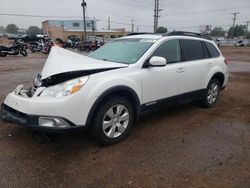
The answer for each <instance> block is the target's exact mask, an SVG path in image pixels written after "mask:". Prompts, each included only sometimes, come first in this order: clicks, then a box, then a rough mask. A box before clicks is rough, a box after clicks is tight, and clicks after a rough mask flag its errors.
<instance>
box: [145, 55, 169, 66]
mask: <svg viewBox="0 0 250 188" xmlns="http://www.w3.org/2000/svg"><path fill="white" fill-rule="evenodd" d="M166 64H167V60H166V59H165V58H164V57H159V56H153V57H151V58H150V60H149V66H152V67H160V66H165V65H166Z"/></svg>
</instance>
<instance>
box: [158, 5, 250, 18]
mask: <svg viewBox="0 0 250 188" xmlns="http://www.w3.org/2000/svg"><path fill="white" fill-rule="evenodd" d="M248 8H250V6H244V7H232V8H222V9H209V10H199V11H193V12H182V13H181V12H180V13H171V14H167V15H163V16H162V17H165V16H172V15H173V16H175V15H188V14H191V15H192V14H197V13H206V12H220V11H226V10H231V9H248Z"/></svg>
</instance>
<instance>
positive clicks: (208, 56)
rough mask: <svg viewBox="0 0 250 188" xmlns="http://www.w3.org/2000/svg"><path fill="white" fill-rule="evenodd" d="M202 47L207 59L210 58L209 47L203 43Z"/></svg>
mask: <svg viewBox="0 0 250 188" xmlns="http://www.w3.org/2000/svg"><path fill="white" fill-rule="evenodd" d="M202 47H203V52H204V57H205V58H210V55H209V52H208V49H207V47H206V45H205V43H204V42H202Z"/></svg>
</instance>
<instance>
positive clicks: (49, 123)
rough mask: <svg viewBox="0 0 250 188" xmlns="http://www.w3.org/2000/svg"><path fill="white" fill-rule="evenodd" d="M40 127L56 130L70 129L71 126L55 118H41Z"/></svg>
mask: <svg viewBox="0 0 250 188" xmlns="http://www.w3.org/2000/svg"><path fill="white" fill-rule="evenodd" d="M39 126H43V127H54V128H64V127H70V125H69V124H68V123H67V122H66V121H65V120H63V119H61V118H54V117H40V118H39Z"/></svg>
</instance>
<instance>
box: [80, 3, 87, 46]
mask: <svg viewBox="0 0 250 188" xmlns="http://www.w3.org/2000/svg"><path fill="white" fill-rule="evenodd" d="M81 6H82V10H83V28H84V38H83V39H84V40H82V46H83V47H84V46H85V44H86V37H87V32H86V16H85V9H86V6H87V4H86V2H85V0H82V4H81Z"/></svg>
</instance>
